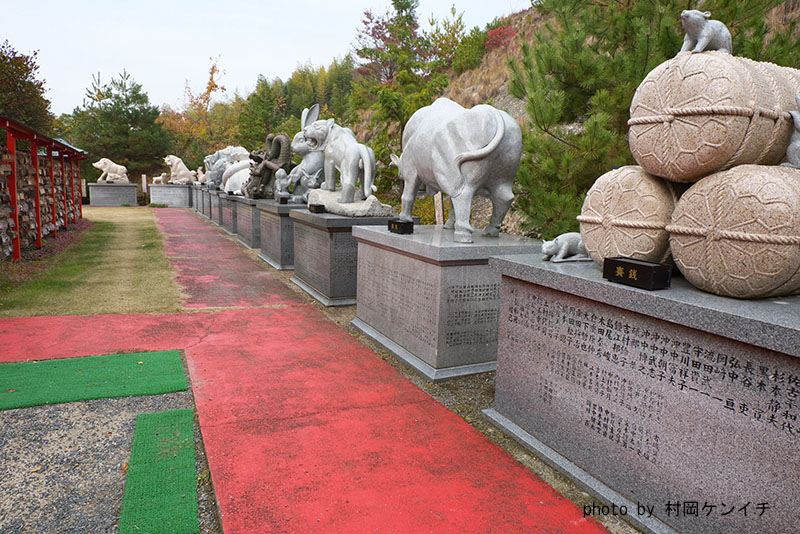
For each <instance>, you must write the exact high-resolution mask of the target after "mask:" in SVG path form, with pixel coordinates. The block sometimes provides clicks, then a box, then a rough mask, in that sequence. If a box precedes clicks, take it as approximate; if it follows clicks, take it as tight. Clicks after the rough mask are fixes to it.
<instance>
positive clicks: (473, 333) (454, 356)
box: [353, 226, 541, 380]
mask: <svg viewBox="0 0 800 534" xmlns="http://www.w3.org/2000/svg"><path fill="white" fill-rule="evenodd" d="M353 236H354V237H355V238H356V240H357V242H358V290H357V295H358V297H357V300H358V303H357V304H358V308H357V312H356V319H357V322H354V323H353V324H354V325H355V326H356V327H357V328H360V329H361V330H362V331H364V332H365V333H366V334H367V335H368V336H370V337H372V338H373V339H375V340H376V341H377V342H379V343H381V344H382V345H383V346H384V347H385V348H387V349H388V350H390V351H391V352H393V353H394V354H395V355H396V356H398V357H399V358H401V359H402V360H404V361H406V362H407V363H408V364H409V365H410V366H411V367H413V368H414V369H416V370H417V371H419V372H420V373H422V374H423V375H424V376H426V377H427V378H428V379H431V380H440V379H443V378H449V377H452V376H461V375H465V374H473V373H478V372H486V371H491V370H494V362H495V360H496V356H497V318H498V315H499V310H500V275H499V274H498V273H497V272H495V271H493V270H492V269H490V268H489V265H488V262H489V257H490V256H494V255H503V254H509V253H511V254H513V253H520V252H528V253H538V252H539V251H540V250H541V243H540V242H538V241H534V240H532V239H526V238H521V237H514V236H509V235H501V236H499V237H496V238H491V237H476V238H475V242H474V243H472V244H464V243H456V242H454V241H453V230H445V229H444V228H442V227H441V226H416V227H415V228H414V233H413V234H394V233H391V232H389V231H388V229H387V228H386V226H358V227H354V228H353ZM375 333H378V334H379V336H376V335H375ZM386 340H389V341H390V342H391V343H386ZM400 349H402V350H400Z"/></svg>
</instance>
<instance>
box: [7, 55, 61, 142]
mask: <svg viewBox="0 0 800 534" xmlns="http://www.w3.org/2000/svg"><path fill="white" fill-rule="evenodd" d="M36 54H37V53H36V52H34V53H33V54H31V55H30V56H27V55H25V54H21V53H19V52H17V51H16V50H15V49H14V48H12V47H11V45H10V44H9V43H8V41H3V43H2V44H0V115H4V116H6V117H8V118H9V119H13V120H15V121H17V122H19V123H20V124H23V125H25V126H27V127H28V128H32V129H34V130H36V131H39V132H41V133H44V134H49V133H51V130H52V127H53V114H52V113H50V101H49V100H47V98H45V96H44V92H45V88H44V80H37V79H36V76H37V71H38V70H39V66H38V65H37V64H36Z"/></svg>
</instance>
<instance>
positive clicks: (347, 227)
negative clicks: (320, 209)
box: [289, 209, 389, 306]
mask: <svg viewBox="0 0 800 534" xmlns="http://www.w3.org/2000/svg"><path fill="white" fill-rule="evenodd" d="M289 217H290V218H291V219H292V220H293V221H294V252H295V254H294V271H295V276H294V277H293V280H295V283H297V281H300V282H302V285H301V284H298V286H300V287H301V288H303V289H304V290H306V291H308V290H307V288H312V289H313V290H314V292H313V293H311V292H309V293H310V294H311V295H312V296H313V297H314V298H317V300H320V302H322V303H323V304H325V305H326V306H330V305H332V304H335V303H337V302H344V301H347V302H351V303H352V302H354V299H355V298H356V289H357V287H356V278H357V274H358V273H357V268H356V266H357V263H358V253H357V252H358V248H357V243H356V240H355V238H354V237H353V234H352V229H353V228H354V227H357V226H365V225H376V224H377V225H383V226H385V225H386V224H387V222H388V220H389V218H388V217H342V216H340V215H332V214H330V213H311V212H310V211H308V210H307V209H298V210H292V211H291V212H290V213H289ZM319 296H322V297H323V298H324V300H321V299H319Z"/></svg>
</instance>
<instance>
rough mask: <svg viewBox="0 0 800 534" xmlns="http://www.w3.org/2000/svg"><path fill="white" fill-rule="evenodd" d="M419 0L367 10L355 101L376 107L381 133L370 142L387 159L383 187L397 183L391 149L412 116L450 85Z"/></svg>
mask: <svg viewBox="0 0 800 534" xmlns="http://www.w3.org/2000/svg"><path fill="white" fill-rule="evenodd" d="M418 5H419V2H418V0H392V8H393V11H392V12H389V13H386V14H385V15H382V16H378V15H375V14H374V13H372V12H371V11H366V12H365V13H364V19H363V21H362V23H363V27H362V28H361V29H360V30H359V32H358V39H357V42H356V47H357V48H356V55H357V56H358V58H359V59H360V64H359V66H358V74H359V76H358V78H357V79H356V80H355V81H354V87H353V93H352V97H351V104H352V105H353V107H354V108H356V109H370V110H372V112H373V115H372V123H373V126H374V127H375V129H376V131H377V132H378V133H377V135H376V136H375V137H374V138H373V139H372V140H371V141H370V145H371V146H372V148H373V149H374V150H375V156H376V158H377V159H378V160H381V161H382V162H383V165H382V166H381V168H382V169H383V170H382V171H381V174H379V175H378V176H377V178H376V185H377V186H378V189H379V191H384V190H386V189H387V188H388V187H390V186H391V178H392V177H393V176H394V175H395V174H396V172H395V170H393V169H392V168H390V167H388V165H387V164H388V161H389V155H390V153H391V152H395V151H399V150H400V139H401V137H402V132H403V127H404V126H405V124H406V122H407V121H408V119H409V118H410V117H411V115H412V114H413V113H414V112H415V111H416V110H418V109H419V108H421V107H423V106H427V105H428V104H430V103H431V102H433V100H434V99H435V98H436V97H437V96H439V95H440V94H441V93H442V91H443V90H444V88H445V87H446V86H447V83H448V79H447V75H446V74H444V73H443V72H440V70H439V69H438V66H439V63H438V62H437V61H435V59H436V58H435V57H434V56H433V54H432V53H431V45H430V41H429V40H428V39H427V38H426V37H425V35H424V34H423V33H421V32H420V31H419V24H418V22H417V13H416V10H417V7H418Z"/></svg>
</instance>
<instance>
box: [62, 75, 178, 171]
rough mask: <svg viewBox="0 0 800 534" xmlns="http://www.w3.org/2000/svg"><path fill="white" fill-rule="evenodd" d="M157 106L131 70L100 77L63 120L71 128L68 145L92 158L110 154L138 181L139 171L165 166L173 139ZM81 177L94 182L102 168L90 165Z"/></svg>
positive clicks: (109, 156)
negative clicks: (107, 78) (108, 79)
mask: <svg viewBox="0 0 800 534" xmlns="http://www.w3.org/2000/svg"><path fill="white" fill-rule="evenodd" d="M158 117H159V109H158V107H157V106H153V105H151V104H150V99H149V98H148V96H147V93H145V92H144V91H143V90H142V86H141V85H140V84H138V83H136V82H135V81H134V80H133V79H132V78H131V76H130V75H129V74H128V73H127V72H124V71H123V72H122V73H121V74H120V76H119V78H114V79H112V80H111V83H109V84H103V83H101V81H100V75H98V76H97V77H96V78H95V79H94V80H93V82H92V86H91V87H90V88H89V89H88V90H87V91H86V100H84V103H83V105H82V106H81V107H80V108H77V109H75V111H74V112H73V113H72V117H71V118H66V117H65V118H64V120H62V121H61V124H62V125H64V126H65V127H66V128H67V131H66V132H65V133H66V136H67V138H68V140H69V142H70V143H72V144H74V145H76V146H78V147H80V148H82V149H84V150H87V151H88V152H89V154H90V158H93V159H92V161H94V160H95V159H99V158H109V159H111V160H113V161H114V163H118V164H120V165H124V166H125V167H127V168H128V177H129V178H131V180H132V181H133V180H135V179H136V178H137V177H138V175H139V174H141V173H152V172H154V171H155V170H156V169H158V168H160V167H163V165H164V162H163V158H164V156H166V155H167V152H168V150H169V148H170V146H171V140H170V137H169V135H168V134H167V132H166V131H164V129H163V127H162V126H161V124H160V123H157V122H156V119H157V118H158ZM81 172H82V176H83V177H84V178H86V179H87V180H88V181H93V179H94V180H96V179H97V178H98V177H99V176H100V171H99V170H97V169H95V168H94V167H92V166H91V165H88V164H86V165H85V166H83V165H82V167H81Z"/></svg>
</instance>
